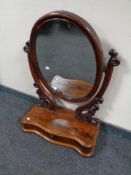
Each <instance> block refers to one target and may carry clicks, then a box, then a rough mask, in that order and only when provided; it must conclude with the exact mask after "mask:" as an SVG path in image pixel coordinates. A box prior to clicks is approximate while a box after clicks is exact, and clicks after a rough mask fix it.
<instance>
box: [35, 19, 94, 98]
mask: <svg viewBox="0 0 131 175" xmlns="http://www.w3.org/2000/svg"><path fill="white" fill-rule="evenodd" d="M36 56H37V61H38V65H39V68H40V71H41V73H42V75H43V77H44V78H45V79H46V80H47V81H48V83H49V85H50V86H51V87H52V88H53V89H54V90H55V91H57V92H59V93H61V94H62V95H64V96H67V97H70V98H81V97H84V96H86V95H88V93H89V92H90V91H91V89H92V88H93V85H94V83H95V78H96V59H95V53H94V50H93V47H92V45H91V43H90V41H89V39H88V38H87V36H86V35H85V33H84V32H83V31H82V29H80V27H79V26H77V25H76V24H74V23H72V22H70V21H67V20H63V19H53V20H49V21H47V22H46V23H44V25H43V26H42V27H40V29H39V30H38V32H37V37H36Z"/></svg>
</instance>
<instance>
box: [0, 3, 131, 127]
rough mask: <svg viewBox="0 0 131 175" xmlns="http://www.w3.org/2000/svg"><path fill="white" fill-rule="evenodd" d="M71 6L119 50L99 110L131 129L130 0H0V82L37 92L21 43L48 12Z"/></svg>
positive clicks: (106, 44)
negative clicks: (37, 21)
mask: <svg viewBox="0 0 131 175" xmlns="http://www.w3.org/2000/svg"><path fill="white" fill-rule="evenodd" d="M54 10H68V11H71V12H74V13H76V14H78V15H80V16H81V17H83V18H85V19H86V20H87V21H88V22H89V23H90V24H91V25H92V26H93V27H94V28H95V30H96V32H97V34H98V36H99V38H100V40H101V43H102V46H103V50H104V54H105V57H107V56H108V54H107V53H108V51H109V49H110V48H115V49H116V50H117V51H118V52H119V56H120V60H121V65H120V66H119V67H117V68H116V69H115V71H114V75H113V78H112V80H111V83H110V86H109V87H108V90H107V91H106V93H105V95H104V99H105V101H104V104H103V105H101V108H100V111H99V112H98V113H97V116H98V117H99V118H100V119H101V120H103V121H106V122H109V123H111V124H114V125H117V126H120V127H123V128H125V129H128V130H131V106H130V104H131V92H130V90H131V1H130V0H115V1H114V0H99V1H96V0H82V1H76V0H55V1H52V0H37V1H34V0H10V1H9V0H4V1H1V2H0V83H1V84H3V85H5V86H8V87H11V88H13V89H16V90H19V91H21V92H24V93H26V94H31V95H35V91H34V88H33V86H32V84H33V80H32V77H31V74H30V70H29V67H28V61H27V55H26V54H25V53H24V52H23V50H22V47H23V46H24V44H25V42H26V41H27V40H28V39H29V35H30V31H31V28H32V25H33V24H34V22H35V21H36V20H37V19H38V18H39V17H41V16H42V15H44V14H45V13H47V12H50V11H54Z"/></svg>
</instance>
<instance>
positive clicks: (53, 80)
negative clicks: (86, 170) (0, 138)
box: [21, 11, 120, 157]
mask: <svg viewBox="0 0 131 175" xmlns="http://www.w3.org/2000/svg"><path fill="white" fill-rule="evenodd" d="M24 51H25V52H26V53H27V54H28V60H29V66H30V70H31V73H32V76H33V79H34V86H35V88H36V92H37V94H38V96H39V104H38V105H35V106H33V107H32V108H31V109H30V110H29V111H28V112H27V114H26V115H25V116H23V117H22V119H21V124H22V129H23V131H25V132H33V133H36V134H37V135H39V136H41V137H43V138H44V139H46V140H48V141H50V142H52V143H55V144H58V145H62V146H66V147H70V148H73V149H75V150H76V151H77V152H78V153H80V154H81V155H82V156H85V157H90V156H91V155H92V154H93V152H94V148H95V145H96V141H97V137H98V133H99V130H100V120H99V119H98V118H97V117H96V116H95V114H96V111H97V110H98V109H99V105H100V104H101V103H102V102H103V97H102V96H103V94H104V92H105V90H106V89H107V86H108V84H109V82H110V79H111V76H112V72H113V68H114V66H117V65H119V63H120V61H119V60H118V59H117V55H118V54H117V53H116V52H115V50H114V49H111V50H110V51H109V55H110V58H109V61H108V63H107V65H104V56H103V51H102V46H101V43H100V40H99V38H98V36H97V34H96V32H95V31H94V29H93V28H92V27H91V25H90V24H89V23H88V22H87V21H85V20H84V19H82V18H81V17H79V16H77V15H75V14H73V13H71V12H66V11H55V12H51V13H48V14H46V15H44V16H43V17H41V18H40V19H38V21H36V23H35V24H34V26H33V28H32V31H31V35H30V40H29V41H28V42H27V43H26V46H25V47H24ZM65 104H66V106H65ZM68 105H69V106H68ZM71 106H75V108H74V107H71Z"/></svg>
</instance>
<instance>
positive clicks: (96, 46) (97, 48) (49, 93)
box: [27, 11, 104, 106]
mask: <svg viewBox="0 0 131 175" xmlns="http://www.w3.org/2000/svg"><path fill="white" fill-rule="evenodd" d="M53 19H54V20H55V19H64V20H68V21H70V22H72V23H74V24H76V25H78V26H79V27H80V28H81V29H82V31H83V32H84V33H85V36H87V38H88V39H89V41H90V42H91V45H92V47H93V50H94V53H95V59H96V78H95V83H94V85H93V88H92V90H91V91H90V92H89V94H87V96H84V97H80V98H70V97H67V96H64V95H63V94H62V93H59V92H57V91H55V90H53V88H51V86H50V85H49V84H48V82H47V81H46V78H44V77H43V75H42V73H41V71H40V68H39V66H38V61H37V56H36V37H37V32H38V30H39V29H40V28H41V26H43V25H44V23H46V22H47V21H49V20H53ZM27 45H29V46H28V48H29V52H28V58H29V65H30V69H31V73H32V76H33V78H34V81H35V85H36V86H37V87H38V89H39V92H38V94H39V96H44V97H45V98H47V100H49V101H50V103H51V104H52V106H53V105H56V102H55V100H54V98H59V99H62V100H64V101H67V102H86V101H88V100H90V99H91V98H93V97H94V95H95V94H96V93H97V91H98V89H99V87H100V84H101V81H102V76H103V71H104V64H103V51H102V47H101V43H100V41H99V38H98V36H97V35H96V33H95V31H94V29H93V28H92V27H91V26H90V24H89V23H88V22H86V21H85V20H84V19H82V18H81V17H79V16H77V15H75V14H73V13H71V12H67V11H55V12H51V13H48V14H46V15H44V16H43V17H41V18H40V19H38V21H36V23H35V24H34V26H33V28H32V31H31V35H30V41H29V44H27Z"/></svg>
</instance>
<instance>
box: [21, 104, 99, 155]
mask: <svg viewBox="0 0 131 175" xmlns="http://www.w3.org/2000/svg"><path fill="white" fill-rule="evenodd" d="M74 115H75V113H74V112H73V111H71V110H68V109H65V108H58V109H57V110H56V111H50V110H48V109H46V108H43V107H40V106H37V105H36V106H34V107H33V108H32V109H31V110H30V111H29V112H28V113H27V114H26V115H25V116H24V117H23V118H22V120H21V123H22V129H23V130H24V131H27V132H34V133H36V134H38V135H40V136H42V137H43V138H45V139H46V140H48V141H51V142H52V143H55V144H58V145H63V146H67V147H71V148H73V149H75V150H76V151H78V152H79V153H80V154H81V155H83V156H85V157H89V156H91V155H92V154H93V150H94V147H95V145H96V140H97V136H98V133H99V126H100V122H99V121H97V124H91V123H90V122H86V123H85V122H82V121H79V120H76V119H75V117H74Z"/></svg>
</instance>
